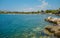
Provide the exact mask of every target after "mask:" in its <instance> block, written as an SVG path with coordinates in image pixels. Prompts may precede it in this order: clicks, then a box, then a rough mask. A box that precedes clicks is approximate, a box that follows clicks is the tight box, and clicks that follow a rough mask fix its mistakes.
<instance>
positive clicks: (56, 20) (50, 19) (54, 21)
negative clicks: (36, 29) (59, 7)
mask: <svg viewBox="0 0 60 38" xmlns="http://www.w3.org/2000/svg"><path fill="white" fill-rule="evenodd" d="M45 21H48V22H51V23H54V24H57V25H60V18H52V17H48V18H46V19H45Z"/></svg>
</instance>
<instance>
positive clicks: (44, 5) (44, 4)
mask: <svg viewBox="0 0 60 38" xmlns="http://www.w3.org/2000/svg"><path fill="white" fill-rule="evenodd" d="M40 1H41V2H42V4H41V5H38V6H37V7H38V8H40V9H41V10H43V9H45V8H46V7H47V6H49V4H48V2H46V1H45V0H40Z"/></svg>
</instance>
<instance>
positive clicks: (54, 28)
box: [44, 17, 60, 38]
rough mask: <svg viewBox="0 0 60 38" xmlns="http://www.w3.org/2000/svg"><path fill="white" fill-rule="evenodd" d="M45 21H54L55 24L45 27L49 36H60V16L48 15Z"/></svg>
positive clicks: (58, 37) (59, 37) (45, 31)
mask: <svg viewBox="0 0 60 38" xmlns="http://www.w3.org/2000/svg"><path fill="white" fill-rule="evenodd" d="M45 21H48V22H50V23H54V24H55V25H49V26H46V27H45V29H44V33H46V34H47V35H49V36H53V37H56V38H60V18H52V17H48V18H47V19H45Z"/></svg>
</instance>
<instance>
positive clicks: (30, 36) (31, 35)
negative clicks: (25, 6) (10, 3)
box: [0, 14, 60, 38]
mask: <svg viewBox="0 0 60 38" xmlns="http://www.w3.org/2000/svg"><path fill="white" fill-rule="evenodd" d="M48 16H52V17H57V18H60V17H59V16H56V15H47V14H39V15H38V14H35V15H31V14H30V15H22V14H21V15H18V14H16V15H12V14H11V15H6V14H5V15H4V14H1V15H0V38H42V37H44V38H47V37H48V38H51V37H50V36H48V35H47V34H45V33H44V32H43V29H44V27H45V26H47V25H51V24H50V23H48V22H46V21H44V19H45V18H47V17H48Z"/></svg>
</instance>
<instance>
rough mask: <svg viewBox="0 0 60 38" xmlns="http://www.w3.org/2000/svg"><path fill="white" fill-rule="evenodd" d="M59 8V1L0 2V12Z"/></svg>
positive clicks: (11, 0)
mask: <svg viewBox="0 0 60 38" xmlns="http://www.w3.org/2000/svg"><path fill="white" fill-rule="evenodd" d="M58 8H60V0H0V10H4V11H38V10H46V9H58Z"/></svg>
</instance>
